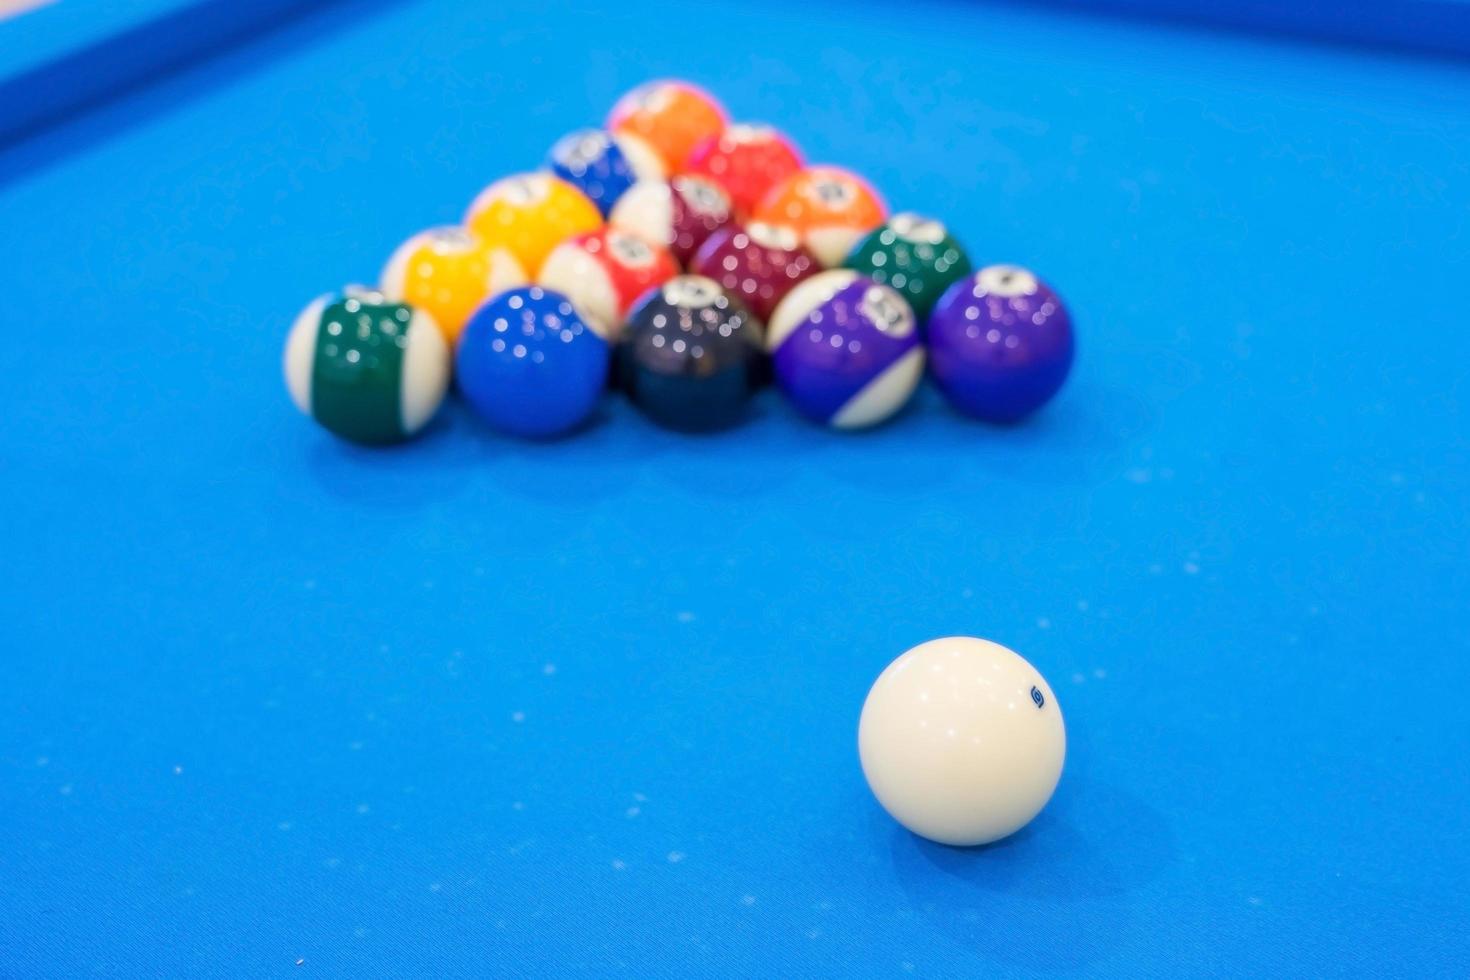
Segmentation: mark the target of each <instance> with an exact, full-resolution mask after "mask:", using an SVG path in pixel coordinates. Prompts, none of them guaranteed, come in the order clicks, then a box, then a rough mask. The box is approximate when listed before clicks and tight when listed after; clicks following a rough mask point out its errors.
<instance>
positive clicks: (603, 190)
mask: <svg viewBox="0 0 1470 980" xmlns="http://www.w3.org/2000/svg"><path fill="white" fill-rule="evenodd" d="M549 163H550V166H551V172H552V173H554V174H556V176H558V177H560V178H561V179H562V180H564V181H566V182H567V183H569V184H571V185H572V186H573V187H575V188H577V190H579V191H581V192H582V193H583V194H586V195H587V197H588V198H590V199H591V201H592V203H593V204H596V205H597V207H598V209H599V210H600V211H601V212H602V215H603V217H607V215H608V213H609V212H611V211H612V206H613V205H614V204H616V203H617V200H618V198H620V197H622V196H623V194H624V193H625V192H626V191H627V190H628V188H630V187H632V186H633V185H634V184H636V183H637V182H638V181H640V180H658V179H661V178H662V177H663V169H662V167H660V166H659V164H658V162H657V157H656V156H655V154H654V153H653V151H652V150H649V149H645V148H644V146H643V144H642V143H641V142H639V141H637V140H636V139H635V138H633V137H625V136H614V135H612V134H610V133H607V132H604V131H603V130H600V129H579V130H577V131H576V132H574V133H568V134H567V135H566V136H563V137H562V138H561V139H560V140H558V141H557V143H556V145H555V146H553V147H552V148H551V159H550V161H549Z"/></svg>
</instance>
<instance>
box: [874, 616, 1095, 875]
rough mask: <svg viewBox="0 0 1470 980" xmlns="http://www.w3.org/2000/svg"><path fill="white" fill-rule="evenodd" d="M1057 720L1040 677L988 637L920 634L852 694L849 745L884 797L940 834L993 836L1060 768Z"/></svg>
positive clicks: (1007, 830) (1011, 828) (922, 831)
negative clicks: (853, 729) (923, 639)
mask: <svg viewBox="0 0 1470 980" xmlns="http://www.w3.org/2000/svg"><path fill="white" fill-rule="evenodd" d="M1066 754H1067V732H1066V729H1065V728H1064V727H1063V725H1062V710H1061V708H1060V707H1058V705H1057V699H1056V696H1055V695H1053V694H1052V692H1051V687H1050V686H1048V685H1047V683H1046V679H1045V678H1043V677H1042V676H1041V675H1040V674H1039V673H1037V671H1036V668H1035V667H1032V666H1031V665H1030V664H1029V663H1027V662H1026V661H1025V660H1024V659H1023V658H1022V657H1021V656H1020V655H1019V654H1016V653H1014V652H1012V651H1011V650H1008V649H1006V648H1005V647H1003V646H1001V645H1000V644H999V643H991V642H990V641H989V640H977V639H975V638H974V637H969V636H950V637H945V638H944V639H940V640H930V641H929V642H928V643H921V644H919V645H918V646H916V647H914V648H913V649H912V650H909V651H908V652H907V653H905V654H903V655H902V656H901V657H899V658H898V659H897V660H895V661H894V662H893V663H891V664H889V665H888V667H887V668H886V669H885V670H884V671H883V673H882V674H880V675H879V676H878V680H877V681H875V682H874V683H873V689H872V690H871V691H869V692H868V699H867V701H865V702H863V715H862V719H861V720H860V721H859V722H858V755H859V756H860V757H861V759H862V764H863V775H864V776H866V777H867V779H868V785H869V786H870V787H871V788H872V790H873V795H874V796H876V797H877V798H878V802H879V803H881V804H882V805H883V809H885V810H887V811H888V813H889V814H890V815H891V816H892V817H893V819H895V820H897V821H898V822H899V823H901V824H903V825H904V826H905V827H907V828H908V829H909V830H911V831H913V832H914V833H916V834H918V835H919V836H921V837H927V838H929V839H930V840H933V841H938V842H939V843H941V844H953V845H959V846H967V845H971V844H987V843H989V842H991V841H995V840H1000V839H1001V838H1002V837H1005V836H1007V835H1009V834H1013V833H1015V832H1016V831H1018V830H1020V829H1021V828H1022V827H1024V826H1026V824H1028V823H1030V821H1031V818H1032V817H1034V816H1036V815H1037V814H1038V813H1040V812H1041V808H1042V807H1044V806H1046V801H1047V800H1049V799H1051V794H1052V791H1053V790H1055V789H1056V788H1057V780H1058V779H1060V778H1061V776H1062V760H1063V759H1064V758H1065V757H1066Z"/></svg>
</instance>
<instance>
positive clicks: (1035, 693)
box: [1031, 684, 1046, 708]
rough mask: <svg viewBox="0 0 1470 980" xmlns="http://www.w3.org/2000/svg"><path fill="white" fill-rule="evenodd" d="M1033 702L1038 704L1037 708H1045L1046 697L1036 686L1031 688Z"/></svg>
mask: <svg viewBox="0 0 1470 980" xmlns="http://www.w3.org/2000/svg"><path fill="white" fill-rule="evenodd" d="M1031 700H1032V701H1035V702H1036V706H1037V707H1038V708H1040V707H1043V706H1045V704H1046V696H1045V695H1043V694H1042V693H1041V691H1040V689H1039V688H1037V687H1036V685H1034V684H1033V685H1032V686H1031Z"/></svg>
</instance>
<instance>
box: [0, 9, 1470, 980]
mask: <svg viewBox="0 0 1470 980" xmlns="http://www.w3.org/2000/svg"><path fill="white" fill-rule="evenodd" d="M65 3H66V0H63V3H62V6H64V5H65ZM43 9H44V8H43ZM38 15H39V14H38ZM22 16H31V15H22ZM660 76H678V77H686V78H689V79H692V80H694V81H696V82H698V83H699V84H701V85H703V86H705V87H707V88H708V89H710V90H711V91H713V92H714V93H716V94H717V95H718V96H720V97H721V98H722V99H723V100H724V102H725V103H726V105H727V106H728V107H729V108H730V110H731V112H732V114H733V115H734V116H736V117H737V118H739V119H751V120H767V121H770V122H773V123H775V124H777V125H779V126H781V127H783V128H784V129H785V130H787V131H788V132H789V133H790V134H791V135H792V137H793V138H794V139H795V140H796V141H797V142H798V143H799V144H800V145H801V146H802V147H803V148H804V149H805V151H806V153H807V155H808V156H809V157H810V158H811V159H813V160H818V161H830V162H834V163H839V164H842V165H845V166H848V167H851V168H852V169H854V170H856V171H858V172H860V173H862V174H864V175H866V176H867V177H869V178H870V179H871V180H872V181H873V183H874V184H875V185H876V186H877V187H878V188H880V189H881V191H882V192H883V193H884V195H885V196H886V197H887V198H888V200H889V201H890V202H891V203H892V204H893V205H894V206H895V207H898V208H902V209H912V210H917V211H921V212H925V213H930V214H933V215H936V216H940V217H942V218H944V219H945V220H946V221H947V222H948V224H949V225H950V226H951V227H952V228H953V229H954V230H955V231H956V232H957V234H958V235H959V236H960V238H961V239H962V240H963V241H965V242H966V243H967V245H968V247H969V249H970V250H971V252H972V253H973V254H974V255H975V256H976V257H977V259H979V260H981V261H984V262H991V261H1012V262H1019V263H1022V264H1025V265H1027V266H1030V267H1032V268H1034V269H1036V270H1037V271H1038V272H1039V273H1040V274H1041V275H1042V276H1043V277H1044V278H1045V279H1046V280H1047V281H1049V282H1050V283H1051V284H1052V285H1054V286H1055V287H1056V288H1057V289H1058V291H1059V292H1060V293H1061V294H1062V295H1063V296H1064V297H1065V298H1066V300H1067V302H1068V303H1069V305H1070V307H1071V309H1072V311H1073V314H1074V319H1075V323H1076V329H1077V341H1078V357H1077V361H1076V365H1075V369H1074V371H1073V374H1072V377H1071V378H1070V380H1069V382H1068V384H1067V386H1066V387H1065V388H1064V389H1063V390H1062V392H1061V393H1060V395H1059V396H1058V397H1057V398H1056V400H1055V401H1054V402H1052V403H1051V404H1050V405H1049V406H1048V407H1047V408H1046V409H1044V410H1043V411H1042V412H1041V413H1039V414H1038V415H1036V416H1035V417H1034V418H1032V419H1031V420H1029V421H1027V422H1025V423H1022V424H1019V425H1014V426H1008V427H995V426H987V425H984V424H981V423H978V422H974V421H970V420H967V419H965V418H962V417H960V416H959V415H957V414H956V413H955V412H953V411H952V410H951V409H949V408H948V407H946V405H945V404H944V402H943V400H942V399H941V398H940V396H939V395H938V393H937V392H936V391H935V390H934V389H933V387H932V385H927V384H926V385H925V386H924V387H923V388H922V389H921V391H920V393H919V395H918V397H917V398H916V400H915V401H914V403H913V404H912V405H911V406H910V407H909V408H908V409H907V410H906V411H905V412H903V413H902V414H901V415H900V416H899V417H898V418H896V419H894V420H893V421H892V422H891V423H890V424H887V425H885V426H882V427H880V428H878V429H876V430H873V431H870V432H865V433H856V434H851V433H848V434H842V433H835V432H832V431H829V430H825V429H822V428H819V427H817V426H814V425H812V424H809V423H807V422H804V421H803V420H802V419H801V418H800V417H798V416H797V414H796V413H795V412H794V411H793V410H792V409H791V408H790V407H789V406H788V405H787V404H786V403H785V402H783V401H782V400H781V398H780V397H779V396H778V395H777V394H776V393H775V392H772V391H767V392H765V393H763V394H762V395H761V396H760V397H759V399H758V401H757V404H756V407H755V417H754V418H753V419H752V420H751V421H750V423H749V424H747V425H744V426H741V427H739V428H735V429H732V430H729V431H727V432H724V433H720V434H715V435H704V436H690V435H680V434H675V433H670V432H666V431H664V430H662V429H659V428H657V427H655V426H653V425H652V424H651V423H650V422H648V421H647V420H646V419H645V418H643V417H642V416H641V415H639V414H638V413H637V412H636V411H635V410H634V409H632V408H631V407H630V406H629V405H628V404H627V403H626V401H624V400H623V399H621V398H620V397H619V396H617V395H616V394H610V395H609V396H608V398H607V399H606V401H605V405H604V406H603V408H602V409H601V410H600V412H599V415H598V417H597V419H596V420H595V421H594V423H593V424H592V425H590V426H589V427H588V428H587V429H586V430H585V431H581V432H579V433H577V434H576V435H574V436H571V437H568V438H565V439H562V440H558V441H553V442H545V443H535V442H523V441H517V440H514V439H511V438H507V437H503V436H500V435H497V434H495V433H494V432H492V431H490V430H488V429H487V428H486V427H485V426H483V425H482V424H480V423H479V422H477V420H476V419H475V418H473V417H472V416H471V415H470V414H469V412H468V411H467V410H466V409H465V407H464V405H463V403H462V401H461V400H460V399H458V398H453V399H451V403H450V404H449V405H448V407H447V408H446V410H445V411H444V412H443V413H442V415H441V417H440V418H439V419H438V420H437V421H436V422H435V423H434V424H433V425H432V426H431V428H430V429H429V430H428V431H427V432H426V433H425V434H424V435H423V437H422V438H420V439H418V440H417V441H414V442H412V443H410V444H408V445H405V446H401V447H398V448H393V449H386V450H384V449H378V450H370V449H362V448H356V447H353V446H350V445H346V444H343V443H341V442H338V441H336V440H335V439H333V438H332V437H331V436H329V435H328V434H326V433H325V432H323V431H322V430H321V429H320V428H318V427H317V426H315V425H313V424H312V423H311V422H310V421H309V420H307V419H305V418H303V417H302V416H300V415H299V414H298V413H297V412H296V410H295V409H294V408H293V407H292V405H291V403H290V400H289V399H288V397H287V395H286V392H285V387H284V384H283V382H282V378H281V348H282V343H283V341H284V338H285V335H286V331H287V329H288V327H289V325H290V323H291V320H292V318H293V317H294V316H295V314H296V313H297V311H298V310H299V309H300V308H301V307H303V306H304V305H305V304H306V303H307V302H308V301H309V300H310V299H311V298H312V297H313V296H314V295H316V294H318V293H320V292H323V291H325V290H329V289H333V288H336V287H338V286H340V285H341V284H343V283H346V282H354V281H365V280H372V279H373V278H374V277H375V276H376V275H377V273H378V270H379V268H380V267H381V264H382V262H383V261H384V259H385V258H386V257H387V256H388V255H389V253H390V252H391V251H392V250H393V248H394V246H395V245H396V244H397V243H398V242H399V241H400V240H402V239H403V238H405V237H406V236H408V235H409V234H410V233H412V232H414V231H416V230H418V229H419V228H421V227H424V226H428V225H433V224H438V223H443V222H453V221H456V220H458V219H459V218H460V216H461V215H462V213H463V209H464V207H465V205H466V204H467V203H468V201H469V200H470V199H471V198H472V197H473V196H474V194H475V193H476V192H477V191H478V190H479V189H480V188H481V187H482V186H484V185H485V184H487V183H489V182H490V181H491V180H493V179H495V178H497V177H499V176H502V175H504V174H507V173H510V172H513V171H518V170H526V169H532V168H535V167H537V166H539V165H540V164H541V162H542V161H543V160H544V158H545V154H546V151H547V149H548V147H549V146H550V145H551V144H552V142H553V141H555V140H556V138H557V137H559V136H560V135H562V134H563V133H564V132H565V131H567V130H570V129H573V128H576V127H578V126H582V125H588V124H596V123H597V122H598V121H599V120H600V119H601V118H602V116H603V114H604V113H605V112H606V110H607V108H608V106H609V105H610V104H611V103H612V101H613V100H614V99H615V98H616V97H617V96H618V95H619V94H620V93H621V92H623V91H625V90H626V89H628V88H630V87H632V86H633V85H635V84H637V83H639V82H641V81H643V80H645V79H648V78H652V77H660ZM1467 91H1470V67H1467V63H1466V62H1465V61H1463V60H1460V59H1459V58H1457V57H1456V56H1453V55H1448V54H1443V53H1441V54H1438V55H1426V54H1419V53H1415V52H1412V51H1406V50H1377V49H1375V48H1373V47H1371V46H1368V45H1360V46H1342V47H1338V46H1332V45H1328V44H1318V43H1309V42H1305V41H1300V40H1292V39H1287V38H1278V37H1274V36H1269V35H1256V34H1252V33H1250V32H1245V31H1238V32H1214V31H1210V30H1207V29H1203V28H1200V27H1196V26H1190V25H1187V24H1182V23H1174V22H1168V21H1160V20H1156V19H1152V18H1148V17H1107V16H1098V15H1096V14H1093V13H1088V12H1085V11H1079V10H1077V9H1074V8H1067V9H1056V10H1049V9H1045V8H1041V7H1033V6H1009V5H994V4H983V3H965V2H958V0H955V2H943V0H919V2H916V3H912V4H903V5H891V4H877V3H870V2H862V3H857V4H842V3H837V2H835V0H815V2H813V3H811V4H794V3H784V2H776V0H753V2H750V3H744V4H736V3H731V2H728V0H715V2H711V3H707V4H697V5H696V4H673V3H668V2H665V0H654V2H652V3H649V4H647V5H644V6H642V7H635V6H634V5H622V6H603V5H599V4H593V3H588V2H584V0H574V2H572V3H569V4H545V3H540V2H536V0H529V2H522V3H517V4H505V5H493V4H455V3H447V2H439V3H435V2H383V0H378V2H370V0H362V2H343V3H338V4H334V5H329V6H323V7H320V8H319V9H314V10H308V11H305V12H303V13H300V14H299V15H297V16H294V17H293V18H291V19H289V20H288V21H285V22H283V23H282V24H280V25H279V27H278V28H277V29H275V30H271V31H269V32H265V33H257V34H255V35H253V36H252V37H251V38H249V39H248V40H243V41H241V42H240V43H237V44H234V45H231V46H227V47H222V48H220V49H219V50H217V51H214V52H212V53H211V54H210V55H209V56H208V57H200V58H196V59H193V60H191V61H189V62H188V63H187V64H184V65H182V66H180V67H178V68H177V69H176V70H173V71H171V72H169V73H167V74H165V75H163V76H161V77H158V78H155V79H153V80H152V81H151V82H150V83H149V84H146V85H143V84H140V85H138V86H136V87H134V88H131V89H130V90H128V91H127V92H124V93H121V94H119V95H118V96H117V97H116V98H113V99H110V100H108V101H106V102H105V103H102V104H98V105H94V106H93V107H92V108H91V109H90V110H88V111H85V112H77V113H75V114H73V115H70V116H68V117H67V118H64V119H59V120H56V121H55V122H54V123H53V124H51V125H48V126H46V127H44V128H42V129H40V130H38V131H35V132H32V133H31V134H30V135H28V136H26V137H25V138H23V139H19V140H16V141H13V142H11V143H10V144H9V145H7V146H6V147H5V148H4V149H3V150H0V227H3V233H0V284H3V303H4V310H5V318H4V319H5V326H6V344H5V348H6V351H7V354H6V362H7V363H8V364H9V370H8V371H7V372H6V380H5V383H4V384H3V386H0V414H3V417H4V423H3V424H0V516H3V542H4V543H3V545H0V976H5V977H25V978H36V977H78V976H94V975H95V976H115V977H144V976H169V977H191V978H198V977H215V976H218V977H244V976H321V977H329V976H353V977H370V976H383V977H403V976H433V977H472V976H473V977H479V976H540V977H563V976H569V975H591V976H632V977H688V976H706V975H707V976H744V977H755V976H775V977H798V976H875V977H905V976H921V977H1011V976H1099V977H1107V976H1115V977H1140V976H1168V977H1181V976H1199V975H1207V974H1211V975H1231V974H1233V975H1271V976H1375V977H1381V976H1413V977H1429V976H1464V975H1466V973H1467V972H1470V819H1467V816H1466V814H1467V811H1470V777H1467V771H1470V769H1467V756H1470V724H1467V722H1466V698H1467V695H1470V631H1467V628H1466V617H1467V601H1470V508H1467V501H1470V330H1467V329H1466V313H1465V307H1464V306H1462V304H1467V303H1470V100H1467V99H1466V93H1467ZM950 634H973V635H980V636H985V637H989V638H992V639H995V640H997V641H1000V642H1002V643H1004V644H1006V645H1007V646H1010V647H1012V648H1014V649H1015V650H1017V651H1019V652H1021V653H1022V654H1023V655H1025V656H1026V657H1027V658H1028V659H1029V660H1031V662H1032V663H1034V664H1035V665H1036V666H1037V667H1038V669H1039V670H1040V671H1041V672H1042V673H1043V674H1044V675H1045V676H1046V677H1047V678H1048V679H1049V681H1050V683H1051V685H1052V687H1053V689H1054V691H1055V694H1056V699H1057V702H1058V703H1059V705H1060V706H1061V709H1062V711H1063V712H1064V714H1065V717H1066V722H1067V732H1068V748H1069V752H1068V756H1067V760H1066V768H1065V771H1064V773H1063V775H1062V778H1061V782H1060V785H1059V787H1058V789H1057V792H1056V795H1055V797H1054V798H1053V799H1052V801H1051V803H1050V805H1049V806H1048V807H1047V808H1046V809H1045V810H1044V811H1043V812H1042V814H1041V815H1040V816H1039V817H1038V818H1037V819H1036V820H1035V821H1034V822H1033V823H1032V824H1031V825H1030V826H1028V827H1027V828H1026V829H1024V830H1023V831H1021V832H1020V833H1018V834H1016V835H1015V836H1014V837H1011V838H1009V839H1007V840H1005V841H1003V842H1001V843H998V844H995V845H991V846H987V847H982V848H972V849H963V848H949V847H944V846H940V845H937V844H931V843H928V842H926V841H924V840H921V839H918V838H916V837H914V836H913V835H911V834H910V833H908V832H907V831H905V830H903V829H902V828H900V827H899V826H898V825H897V824H895V823H894V822H893V821H892V820H891V819H890V818H889V817H888V816H887V815H886V814H885V813H884V812H883V810H882V809H881V808H880V807H879V806H878V804H877V803H876V802H875V800H874V799H873V797H872V795H871V794H870V792H869V790H868V788H867V786H866V784H865V783H864V780H863V776H862V772H861V770H860V768H859V765H858V757H857V749H856V728H857V720H858V714H859V711H860V709H861V706H862V703H863V698H864V696H865V693H866V692H867V690H868V687H869V686H870V685H871V683H872V682H873V680H874V679H875V678H876V676H877V675H878V673H879V671H880V670H881V669H882V668H883V667H884V665H886V664H887V663H888V662H889V661H890V660H892V659H893V658H894V657H896V656H897V655H898V654H899V653H900V652H902V651H903V650H904V649H906V648H908V647H910V646H912V645H914V644H916V643H918V642H921V641H923V640H926V639H929V638H932V637H937V636H944V635H950Z"/></svg>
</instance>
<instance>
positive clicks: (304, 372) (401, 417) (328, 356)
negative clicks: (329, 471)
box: [284, 287, 450, 445]
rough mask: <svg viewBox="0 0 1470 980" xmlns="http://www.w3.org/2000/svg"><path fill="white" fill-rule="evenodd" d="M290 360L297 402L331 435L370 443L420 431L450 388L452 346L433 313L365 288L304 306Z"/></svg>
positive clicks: (289, 380)
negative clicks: (389, 298)
mask: <svg viewBox="0 0 1470 980" xmlns="http://www.w3.org/2000/svg"><path fill="white" fill-rule="evenodd" d="M284 360H285V365H284V366H285V371H286V388H287V390H289V391H290V393H291V400H292V401H294V402H295V403H296V406H297V407H298V408H300V409H301V411H303V412H305V413H306V414H307V415H310V416H311V417H312V418H314V419H316V421H317V422H319V423H321V425H322V427H323V428H325V429H327V430H328V431H329V432H332V433H333V434H335V435H338V436H341V437H342V438H343V439H349V440H351V441H353V442H360V443H365V444H367V445H384V444H387V443H393V442H402V441H403V440H404V439H407V438H409V437H410V436H412V435H414V434H415V433H416V432H418V431H419V430H420V429H422V428H423V427H424V425H425V424H427V423H428V421H429V419H431V418H433V416H434V413H435V412H436V411H438V409H439V405H440V404H441V403H442V402H443V401H444V394H445V391H446V390H447V389H448V387H449V374H450V366H449V345H448V344H447V343H446V342H445V340H444V335H443V334H442V333H441V332H440V330H439V327H438V325H437V324H436V323H435V322H434V319H433V317H431V316H430V315H429V314H428V313H425V312H424V311H423V310H417V309H414V308H413V307H411V306H409V305H407V304H406V303H392V302H389V301H388V300H386V299H384V298H383V296H382V294H381V293H378V292H376V291H374V290H367V289H362V288H360V287H349V288H348V289H346V290H344V291H343V292H342V293H339V294H336V295H328V296H322V297H319V298H318V299H316V300H315V301H314V302H312V303H311V305H310V306H308V307H307V308H306V309H305V310H303V311H302V312H301V315H300V316H298V317H297V318H296V323H295V324H294V325H293V326H292V328H291V335H290V336H289V337H288V338H287V340H286V353H285V359H284Z"/></svg>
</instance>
